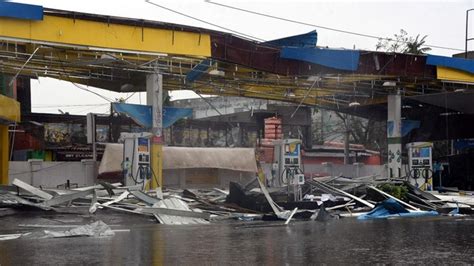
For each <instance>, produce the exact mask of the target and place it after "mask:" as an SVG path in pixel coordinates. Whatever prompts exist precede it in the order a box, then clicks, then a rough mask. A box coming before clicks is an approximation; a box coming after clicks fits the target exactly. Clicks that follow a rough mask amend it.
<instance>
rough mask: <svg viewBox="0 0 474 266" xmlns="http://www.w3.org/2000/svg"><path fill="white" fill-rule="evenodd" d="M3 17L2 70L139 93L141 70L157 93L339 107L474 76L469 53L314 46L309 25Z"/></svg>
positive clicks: (58, 14)
mask: <svg viewBox="0 0 474 266" xmlns="http://www.w3.org/2000/svg"><path fill="white" fill-rule="evenodd" d="M18 5H23V4H18ZM26 6H27V5H26ZM2 16H3V17H2ZM11 16H15V14H14V13H9V15H6V14H5V12H3V13H0V67H1V71H2V72H3V73H10V74H13V75H17V74H21V75H26V76H30V77H33V78H36V77H43V76H44V77H53V78H57V79H62V80H67V81H71V82H75V83H80V84H84V85H88V86H95V87H99V88H104V89H108V90H113V91H119V92H130V91H144V90H145V76H146V75H147V74H149V73H154V72H155V71H159V72H160V73H162V74H163V75H164V88H165V89H167V90H182V89H188V90H193V91H195V92H197V93H204V94H214V95H230V96H243V97H254V98H263V99H272V100H281V101H287V102H294V103H298V104H307V105H313V106H323V107H325V108H332V109H341V108H344V107H347V106H349V104H350V103H352V102H357V103H359V104H360V105H362V106H363V105H372V104H377V103H381V102H385V101H386V99H385V98H386V95H387V94H389V93H393V92H394V91H396V90H399V91H400V92H401V93H402V94H403V95H404V96H407V97H411V96H417V95H424V94H430V93H437V92H441V91H443V92H446V91H447V92H449V91H454V90H456V89H459V88H460V87H462V88H463V89H469V90H470V89H472V83H471V82H474V75H473V74H472V73H471V69H472V66H473V61H472V60H464V59H456V60H452V59H451V58H448V57H442V58H440V57H429V56H428V57H427V56H425V55H413V54H397V53H383V52H372V51H362V50H337V49H328V48H320V47H316V40H317V34H316V32H310V33H307V34H303V35H299V36H292V37H288V38H283V39H279V40H274V41H270V42H265V43H259V42H255V41H251V40H248V39H243V38H241V37H237V36H234V35H231V34H228V33H224V32H218V31H212V30H208V29H203V28H196V27H189V26H185V25H177V24H169V23H163V22H156V21H146V20H142V19H130V18H119V17H111V16H100V15H94V14H85V13H77V12H71V11H61V10H53V9H44V11H43V13H42V16H38V14H36V16H30V17H24V16H23V17H22V16H19V17H17V18H15V19H13V18H11ZM31 19H35V20H34V21H31Z"/></svg>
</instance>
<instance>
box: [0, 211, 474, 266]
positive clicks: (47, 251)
mask: <svg viewBox="0 0 474 266" xmlns="http://www.w3.org/2000/svg"><path fill="white" fill-rule="evenodd" d="M128 228H130V229H131V231H130V232H118V233H117V234H116V235H115V236H114V237H112V238H87V237H84V238H69V239H43V240H12V241H2V242H0V264H1V265H20V264H65V263H71V264H114V265H115V264H121V265H123V264H127V265H128V264H156V265H162V264H179V265H181V264H185V265H189V264H192V265H194V264H241V265H245V264H252V265H253V264H268V265H280V264H320V263H327V264H349V263H351V264H352V263H364V264H367V263H400V264H406V263H415V264H427V263H440V262H442V263H449V264H454V263H460V262H461V263H473V262H474V258H473V256H472V255H473V254H474V232H473V231H474V220H473V219H460V220H459V219H458V220H456V219H454V218H445V217H434V218H424V219H394V220H380V221H363V222H361V221H357V220H354V219H341V220H335V221H331V222H329V223H319V222H294V223H292V224H290V225H289V226H284V225H282V223H281V222H275V223H268V222H251V223H241V222H225V223H224V222H222V223H218V224H211V225H196V226H166V225H159V224H149V223H148V224H141V225H128Z"/></svg>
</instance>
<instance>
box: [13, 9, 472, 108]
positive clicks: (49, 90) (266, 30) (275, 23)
mask: <svg viewBox="0 0 474 266" xmlns="http://www.w3.org/2000/svg"><path fill="white" fill-rule="evenodd" d="M16 2H24V3H31V4H39V5H43V6H44V7H49V8H56V9H64V10H72V11H79V12H87V13H95V14H104V15H114V16H122V17H132V18H141V19H149V20H157V21H166V22H173V23H178V24H186V25H193V26H199V27H204V28H214V27H212V26H210V25H207V24H203V23H200V22H197V21H194V20H191V19H189V18H185V17H182V16H180V15H177V14H174V13H172V12H170V11H167V10H163V9H160V8H159V7H156V6H153V5H150V4H148V3H146V2H145V1H144V0H133V1H130V0H129V1H126V0H81V1H64V0H42V1H38V0H37V1H33V0H24V1H16ZM153 2H156V3H159V4H160V5H163V6H166V7H168V8H171V9H175V10H177V11H180V12H183V13H186V14H189V15H192V16H195V17H197V18H200V19H203V20H206V21H209V22H212V23H214V24H218V25H221V26H223V27H226V28H230V29H233V30H236V31H239V32H243V33H246V34H248V35H252V36H256V37H259V38H261V39H265V40H271V39H276V38H281V37H285V36H290V35H295V34H300V33H305V32H309V31H311V30H314V29H316V30H317V31H318V45H321V46H329V47H333V48H337V47H343V48H353V47H354V46H355V47H356V48H357V49H368V50H374V49H375V44H376V43H377V40H374V39H370V38H365V37H358V36H353V35H348V34H343V33H338V32H333V31H328V30H324V29H318V28H314V27H310V26H303V25H298V24H293V23H289V22H283V21H279V20H275V19H271V18H266V17H261V16H256V15H253V14H247V13H243V12H240V11H236V10H231V9H227V8H224V7H220V6H216V5H213V4H209V3H206V2H205V1H204V0H187V1H185V0H183V1H177V0H175V1H162V0H153ZM214 2H219V3H223V4H227V5H231V6H236V7H240V8H244V9H251V10H254V11H258V12H263V13H267V14H272V15H274V16H280V17H285V18H289V19H293V20H298V21H303V22H307V23H311V24H317V25H321V26H326V27H332V28H338V29H342V30H346V31H353V32H359V33H365V34H370V35H376V36H385V37H392V36H393V34H394V33H398V32H399V30H400V29H404V30H406V31H407V32H408V34H409V35H410V36H416V35H417V34H420V35H422V36H423V35H428V37H427V43H429V44H432V45H438V46H445V47H452V48H458V49H464V39H465V24H466V10H467V9H470V8H474V0H464V1H461V0H459V1H408V0H406V1H403V0H402V1H383V0H379V1H345V0H344V1H343V0H340V1H337V0H336V1H334V0H333V1H290V0H287V1H282V0H280V1H278V0H273V1H262V0H254V1H236V0H233V1H232V0H215V1H214ZM470 16H471V18H472V19H470V21H469V25H470V26H469V27H470V31H469V36H470V37H474V11H473V12H471V13H470ZM214 29H217V28H214ZM217 30H220V29H217ZM469 48H471V49H474V41H473V42H471V44H470V45H469ZM430 53H431V54H438V55H445V56H451V55H452V54H453V53H459V51H454V50H444V49H436V48H434V49H433V50H432V51H431V52H430ZM94 91H97V92H99V93H100V94H103V95H105V96H106V97H108V98H111V99H115V98H120V97H128V95H129V94H119V93H112V92H108V91H105V90H100V89H94ZM52 95H55V97H51V96H52ZM192 96H193V94H190V93H183V92H177V93H173V95H172V97H173V99H179V98H184V97H192ZM140 98H141V102H142V103H145V102H146V100H145V95H144V94H143V95H142V96H141V97H140V96H139V95H138V94H136V95H135V96H133V97H132V98H131V99H130V101H129V102H132V103H140ZM32 105H33V111H34V112H50V113H58V109H61V110H63V111H65V112H70V113H71V114H84V113H87V112H96V113H105V112H107V111H108V109H109V106H108V102H107V101H105V100H104V99H102V98H100V97H98V96H95V95H93V94H91V93H88V92H85V91H81V90H79V89H78V88H76V87H74V86H73V85H71V84H68V82H63V81H57V80H54V79H46V78H41V79H40V80H39V81H32ZM69 105H74V106H69ZM85 105H87V106H85ZM68 106H69V107H68Z"/></svg>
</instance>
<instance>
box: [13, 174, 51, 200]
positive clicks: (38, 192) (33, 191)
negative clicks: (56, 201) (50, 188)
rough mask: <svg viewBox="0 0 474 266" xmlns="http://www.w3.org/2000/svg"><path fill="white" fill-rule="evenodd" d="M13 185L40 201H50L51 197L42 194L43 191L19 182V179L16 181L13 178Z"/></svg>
mask: <svg viewBox="0 0 474 266" xmlns="http://www.w3.org/2000/svg"><path fill="white" fill-rule="evenodd" d="M12 184H13V185H15V186H17V187H19V188H21V189H24V190H26V191H28V192H30V193H31V194H33V195H36V196H38V197H40V198H42V199H45V200H50V199H52V198H53V196H52V195H51V194H49V193H47V192H44V191H43V190H41V189H39V188H36V187H34V186H32V185H30V184H27V183H25V182H23V181H21V180H20V179H17V178H15V179H14V180H13V182H12Z"/></svg>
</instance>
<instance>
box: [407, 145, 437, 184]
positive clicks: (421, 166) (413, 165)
mask: <svg viewBox="0 0 474 266" xmlns="http://www.w3.org/2000/svg"><path fill="white" fill-rule="evenodd" d="M407 148H408V173H407V175H408V177H409V178H410V182H411V183H413V184H414V185H415V186H417V187H420V188H421V189H423V190H430V191H432V190H433V159H432V149H433V143H431V142H412V143H408V144H407Z"/></svg>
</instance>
